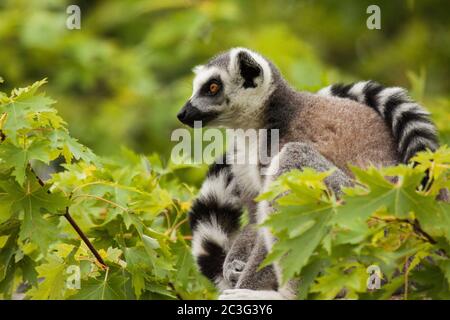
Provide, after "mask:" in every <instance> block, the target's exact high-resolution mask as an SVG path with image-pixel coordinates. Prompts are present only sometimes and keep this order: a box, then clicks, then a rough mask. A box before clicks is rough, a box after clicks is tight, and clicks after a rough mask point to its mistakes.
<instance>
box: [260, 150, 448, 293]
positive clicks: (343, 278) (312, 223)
mask: <svg viewBox="0 0 450 320" xmlns="http://www.w3.org/2000/svg"><path fill="white" fill-rule="evenodd" d="M413 161H415V162H417V163H418V165H417V166H416V167H413V166H412V165H409V166H406V165H399V166H396V167H387V168H382V169H377V168H375V167H369V168H367V169H365V170H363V169H360V168H358V167H353V168H352V171H353V174H354V176H355V178H356V181H357V184H356V186H355V187H352V188H346V189H345V190H344V195H343V196H342V197H341V199H339V200H338V199H336V196H335V195H334V194H331V193H330V192H329V191H327V188H326V187H325V184H324V182H323V180H324V178H325V177H326V176H328V175H329V174H330V172H326V173H317V172H314V171H313V170H311V169H306V170H304V171H292V172H289V173H286V174H284V175H282V176H281V177H280V178H279V179H278V180H277V181H275V182H274V183H273V184H272V186H271V188H270V190H269V191H268V192H267V193H265V194H262V195H261V196H260V197H259V200H266V201H267V200H270V201H275V203H276V208H277V212H276V213H275V214H273V215H272V216H270V217H269V218H268V220H267V221H266V222H265V225H266V227H268V228H270V229H271V230H272V231H273V232H274V234H275V236H276V237H277V239H278V241H277V242H276V244H275V245H274V248H273V250H272V252H271V253H270V255H269V256H268V257H267V259H266V264H267V263H269V262H274V261H279V263H280V265H281V267H282V270H283V278H284V280H287V279H291V278H292V277H294V276H298V277H299V279H300V283H301V285H300V292H299V295H300V297H301V298H318V299H333V298H335V297H341V298H342V297H345V298H351V299H354V298H361V299H386V298H399V297H402V298H405V299H426V298H432V299H449V298H450V290H449V288H450V269H449V266H450V260H449V250H450V204H448V203H444V202H439V201H437V200H436V197H437V195H438V194H439V191H440V189H441V188H448V187H450V181H449V177H450V149H449V148H448V147H447V146H444V147H441V148H440V149H439V150H437V151H436V152H435V153H432V152H430V151H428V152H423V153H420V154H418V155H417V156H416V157H415V158H414V159H413ZM426 172H429V174H430V176H432V177H433V182H431V183H429V184H428V185H426V186H425V187H423V188H422V187H419V186H421V181H422V180H423V178H424V177H425V173H426ZM372 265H374V266H377V267H379V268H380V271H381V273H382V274H381V275H380V278H381V279H380V280H382V281H381V282H383V283H384V285H383V286H381V288H379V289H377V290H375V289H374V290H368V286H367V283H368V282H367V281H368V279H369V276H370V275H371V274H372V273H371V272H370V270H369V273H370V274H368V272H367V268H368V267H370V266H372Z"/></svg>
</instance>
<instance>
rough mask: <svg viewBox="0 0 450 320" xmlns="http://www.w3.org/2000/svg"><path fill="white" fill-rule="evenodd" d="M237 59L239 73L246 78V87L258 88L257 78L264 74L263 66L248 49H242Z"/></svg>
mask: <svg viewBox="0 0 450 320" xmlns="http://www.w3.org/2000/svg"><path fill="white" fill-rule="evenodd" d="M236 60H237V67H238V70H239V74H240V75H241V77H242V78H243V79H244V84H243V86H244V88H256V87H257V83H256V82H255V79H256V78H258V77H260V76H262V67H261V66H260V65H259V64H258V62H256V60H255V59H253V57H252V56H251V54H250V53H248V52H246V51H240V52H239V53H238V54H237V57H236Z"/></svg>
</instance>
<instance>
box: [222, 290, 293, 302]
mask: <svg viewBox="0 0 450 320" xmlns="http://www.w3.org/2000/svg"><path fill="white" fill-rule="evenodd" d="M285 299H286V297H284V296H283V295H282V294H281V293H280V292H278V291H274V290H249V289H228V290H224V291H223V292H222V294H221V295H220V296H219V300H285Z"/></svg>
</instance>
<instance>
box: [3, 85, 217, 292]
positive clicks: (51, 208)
mask: <svg viewBox="0 0 450 320" xmlns="http://www.w3.org/2000/svg"><path fill="white" fill-rule="evenodd" d="M44 83H45V81H39V82H36V83H34V84H33V85H31V86H29V87H26V88H22V89H18V90H13V91H12V93H11V94H10V95H6V94H4V93H2V94H1V96H0V114H2V118H1V119H2V120H1V128H0V129H1V132H2V142H1V144H0V159H1V162H0V208H1V210H0V248H1V249H0V295H1V296H2V297H3V298H11V297H13V295H14V294H15V293H16V292H17V291H18V290H19V292H23V293H24V294H25V297H27V298H31V299H136V298H141V299H156V298H159V299H166V298H167V299H173V298H182V299H187V298H190V299H200V298H209V297H211V296H212V294H213V293H214V290H213V289H212V287H211V286H210V285H209V284H208V283H207V281H206V280H204V279H203V278H201V277H200V276H199V274H198V272H197V271H196V268H195V265H194V263H193V261H192V257H191V254H190V249H189V245H188V242H187V236H186V234H188V232H186V230H184V231H182V230H183V228H186V210H187V209H188V208H189V201H190V199H191V197H192V194H193V190H191V188H189V187H188V186H186V185H183V184H182V183H180V182H179V181H178V180H177V178H176V177H174V176H173V171H174V170H177V169H178V167H177V166H175V165H170V164H169V165H168V166H163V165H162V164H161V162H160V160H159V159H158V157H157V156H156V155H152V156H150V157H144V156H139V155H136V154H134V153H133V152H131V151H129V150H126V149H123V150H122V151H121V153H120V155H117V157H116V158H101V157H97V156H96V155H95V154H94V153H93V152H92V151H91V150H90V149H88V148H87V147H85V146H83V145H81V144H80V143H79V142H78V141H77V140H76V139H74V138H72V137H71V136H70V135H69V132H68V130H67V128H66V123H65V122H64V120H63V119H62V118H61V117H60V116H59V115H58V113H57V111H56V109H54V108H53V107H52V104H53V103H54V101H53V100H52V99H50V98H48V97H47V96H46V95H45V94H43V93H41V92H40V87H41V86H42V85H43V84H44ZM59 156H62V157H64V159H65V164H64V165H63V166H64V170H63V171H62V172H60V173H57V174H53V175H52V177H51V179H49V180H47V181H45V183H44V182H43V181H42V179H40V178H39V177H38V175H37V174H36V171H35V170H34V169H33V168H34V167H37V164H38V163H46V164H48V163H49V162H50V161H51V160H54V159H56V158H57V157H59ZM66 208H67V209H66ZM67 214H69V215H70V216H71V217H72V218H73V219H74V220H75V221H76V222H77V225H78V226H79V228H80V229H81V230H82V232H83V233H84V234H85V235H86V236H87V237H88V238H89V239H90V240H91V241H92V244H93V246H94V247H95V248H96V250H97V251H98V253H99V255H100V257H101V258H102V261H98V259H96V258H95V256H93V254H92V252H91V251H90V250H89V248H88V247H87V246H86V243H84V242H83V241H81V240H80V238H79V236H78V234H77V233H76V232H75V230H74V229H73V226H72V225H71V224H69V223H68V221H67V220H66V219H65V217H66V215H67ZM102 263H105V265H102ZM70 266H76V267H78V268H79V271H80V275H81V283H80V286H79V289H76V288H73V287H71V286H70V285H68V283H69V281H70V275H71V273H70V269H69V267H70Z"/></svg>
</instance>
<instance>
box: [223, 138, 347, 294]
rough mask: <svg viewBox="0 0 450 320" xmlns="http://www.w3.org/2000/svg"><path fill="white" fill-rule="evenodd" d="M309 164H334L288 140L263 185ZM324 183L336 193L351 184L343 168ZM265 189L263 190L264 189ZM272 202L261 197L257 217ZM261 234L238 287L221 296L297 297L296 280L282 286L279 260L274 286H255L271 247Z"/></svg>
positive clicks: (266, 235) (268, 210)
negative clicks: (258, 272)
mask: <svg viewBox="0 0 450 320" xmlns="http://www.w3.org/2000/svg"><path fill="white" fill-rule="evenodd" d="M305 167H310V168H313V169H316V170H317V171H327V170H329V169H332V168H336V167H335V166H334V165H333V163H331V162H330V161H328V160H327V159H326V158H325V157H323V156H322V155H321V154H320V153H319V152H317V151H316V150H315V149H314V148H313V147H312V146H310V145H309V144H306V143H288V144H286V145H285V146H284V147H283V148H282V150H281V151H280V153H279V154H278V155H277V156H276V157H274V159H273V160H272V163H271V165H270V167H269V174H270V175H267V178H266V182H265V186H264V189H265V190H266V189H267V188H268V187H269V185H270V183H271V182H272V181H273V180H275V179H276V178H277V177H278V176H280V175H281V174H283V173H285V172H287V171H290V170H292V169H302V168H305ZM325 183H326V184H327V186H328V188H330V189H331V190H332V191H333V192H335V193H336V194H339V193H340V190H341V187H342V186H345V185H351V183H352V182H351V178H350V177H348V176H347V175H345V173H344V172H343V171H342V170H339V169H337V168H336V169H335V171H334V172H333V174H332V175H330V176H329V177H327V178H326V180H325ZM263 191H264V190H263ZM272 204H273V203H269V202H268V201H262V202H260V203H259V206H258V212H257V214H258V220H259V222H262V221H264V220H265V219H266V217H267V216H268V215H269V214H270V213H271V212H272V211H273V208H272ZM260 235H261V237H262V238H263V241H262V244H261V246H255V248H254V250H253V251H252V255H251V256H250V258H249V261H248V264H247V266H246V268H245V269H244V272H243V273H242V275H241V278H240V279H239V281H238V284H237V286H236V287H237V289H229V290H225V291H224V292H223V293H222V295H221V296H220V297H219V298H220V299H291V298H295V297H296V293H297V284H296V282H295V281H289V282H288V283H287V285H285V286H283V287H281V286H280V283H281V270H280V267H279V266H278V264H276V263H275V264H274V270H275V274H274V275H273V277H274V278H273V280H274V281H276V284H277V289H276V290H267V288H260V287H258V282H257V279H256V278H255V275H256V274H257V272H256V270H257V268H258V266H259V263H260V262H261V261H262V260H263V259H264V257H265V255H266V252H268V251H270V249H271V247H272V245H273V243H274V242H275V238H274V237H273V235H272V234H271V233H270V232H269V231H268V229H266V228H261V230H260Z"/></svg>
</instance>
